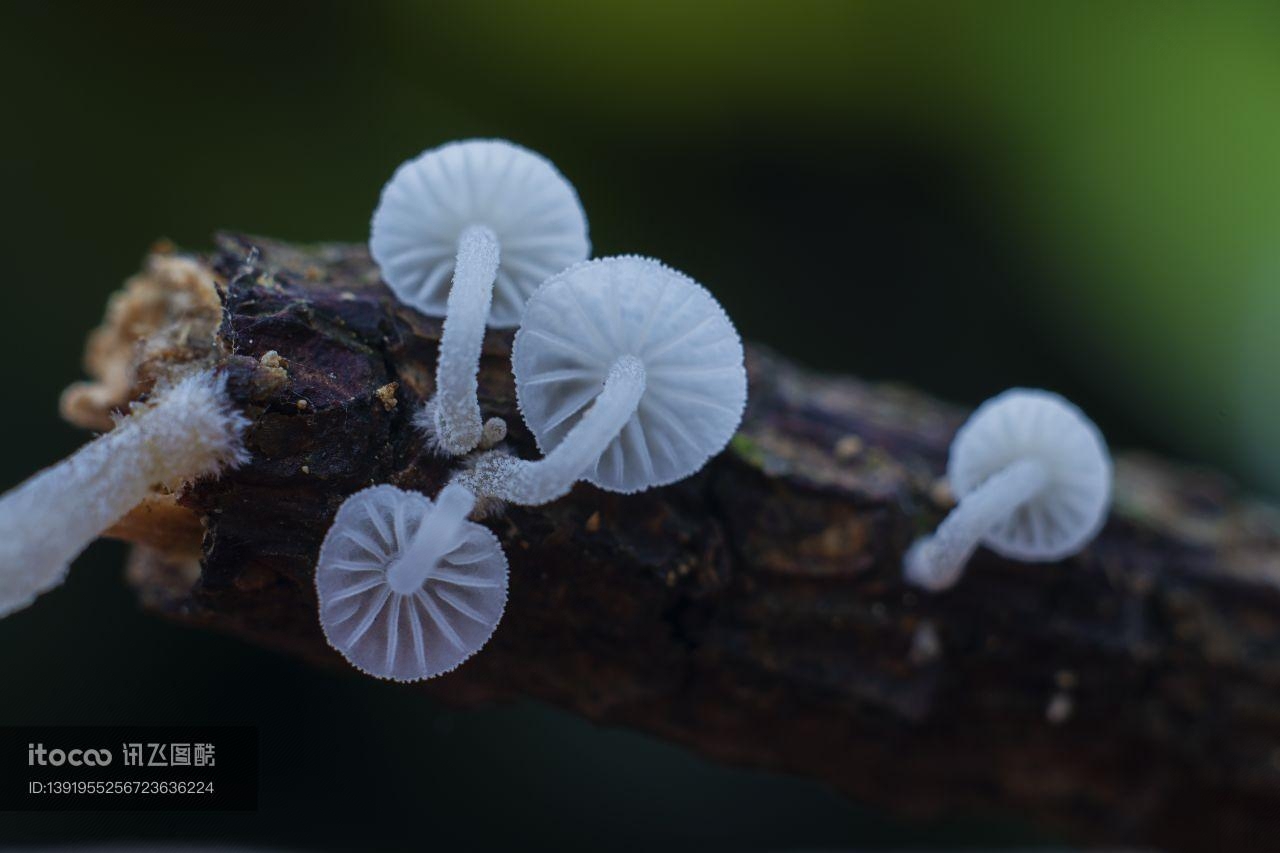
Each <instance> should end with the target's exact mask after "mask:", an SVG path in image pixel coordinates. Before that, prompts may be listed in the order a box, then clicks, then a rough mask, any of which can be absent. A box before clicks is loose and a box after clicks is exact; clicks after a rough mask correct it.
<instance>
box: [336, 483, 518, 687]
mask: <svg viewBox="0 0 1280 853" xmlns="http://www.w3.org/2000/svg"><path fill="white" fill-rule="evenodd" d="M475 500H476V499H475V495H473V494H471V493H470V492H468V491H467V490H466V489H464V488H462V487H460V486H456V485H450V486H446V487H445V488H444V489H442V490H441V492H440V495H439V496H438V497H437V498H436V500H435V501H431V500H428V499H427V497H426V496H425V495H421V494H418V493H417V492H406V491H402V490H400V489H397V488H396V487H394V486H373V487H371V488H368V489H365V490H363V491H360V492H356V493H355V494H354V495H352V496H351V497H349V498H347V500H346V501H344V502H343V504H342V506H341V507H340V508H339V509H338V514H337V515H336V516H335V517H334V520H333V526H332V527H330V528H329V533H328V535H326V536H325V539H324V543H323V544H322V545H321V546H320V559H319V561H318V562H317V563H316V596H317V598H318V600H319V605H320V608H319V610H320V626H321V628H322V629H323V630H324V634H325V638H326V639H328V641H329V643H330V645H332V646H333V647H334V649H336V650H337V651H338V652H340V653H341V654H342V655H343V656H344V657H345V658H346V659H347V660H348V661H350V662H351V663H352V665H353V666H355V667H356V668H358V669H360V670H362V671H363V672H367V673H369V674H370V675H374V676H377V677H378V678H390V679H394V680H396V681H418V680H421V679H424V678H434V677H435V676H437V675H440V674H442V673H445V672H448V671H450V670H451V669H453V668H455V667H457V666H459V665H460V664H461V663H462V662H463V661H465V660H466V659H467V658H469V657H471V656H472V655H473V654H475V653H476V652H477V651H479V650H480V649H481V648H482V647H483V646H484V644H485V643H487V642H488V641H489V638H490V637H491V636H492V635H493V632H494V629H496V628H497V626H498V622H499V620H501V618H502V612H503V610H504V609H505V607H506V603H507V558H506V556H505V555H504V554H503V553H502V546H501V545H500V544H499V543H498V539H497V537H496V536H494V535H493V533H492V532H490V531H489V530H486V529H485V528H483V527H481V526H480V525H478V524H475V523H473V522H470V521H468V520H467V515H468V513H469V512H470V511H471V508H472V507H473V506H474V505H475Z"/></svg>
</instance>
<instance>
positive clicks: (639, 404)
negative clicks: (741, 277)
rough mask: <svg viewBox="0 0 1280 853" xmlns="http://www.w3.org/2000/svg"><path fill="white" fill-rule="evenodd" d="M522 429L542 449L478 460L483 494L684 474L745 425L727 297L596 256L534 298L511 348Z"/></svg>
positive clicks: (562, 489)
mask: <svg viewBox="0 0 1280 853" xmlns="http://www.w3.org/2000/svg"><path fill="white" fill-rule="evenodd" d="M511 360H512V366H513V368H514V371H515V380H516V394H517V396H518V399H519V403H520V412H521V414H522V415H523V416H524V420H525V423H526V424H528V426H529V429H530V431H531V432H533V435H534V437H535V438H536V439H537V442H538V446H539V448H541V449H542V451H543V453H544V454H545V456H544V457H543V459H541V460H539V461H537V462H528V461H523V460H519V459H515V458H513V457H511V456H507V455H505V454H501V453H488V454H484V455H482V456H481V457H479V458H478V459H477V460H476V461H475V463H474V464H473V465H472V467H471V468H470V469H468V470H466V471H464V472H462V473H461V474H459V475H458V479H459V481H460V482H463V483H465V484H467V485H468V486H469V487H471V488H472V489H473V490H475V491H476V493H477V494H479V495H481V496H484V497H494V498H498V499H500V500H505V501H511V502H513V503H519V504H527V505H532V504H542V503H547V502H549V501H553V500H555V499H556V498H558V497H560V496H562V495H564V494H565V493H567V492H568V491H569V489H570V488H572V486H573V484H574V483H575V482H576V481H578V480H582V479H585V480H587V481H588V482H591V483H593V484H595V485H596V486H599V487H600V488H602V489H607V490H609V491H613V492H638V491H643V490H644V489H649V488H652V487H654V486H661V485H665V484H667V483H673V482H675V481H677V480H681V479H683V478H685V477H687V476H689V475H690V474H692V473H694V472H695V471H697V470H698V469H700V468H701V467H702V466H703V465H704V464H706V462H707V460H708V459H710V458H711V457H712V456H713V455H715V454H716V453H718V452H719V451H720V450H722V449H723V448H724V446H725V445H726V444H727V443H728V441H729V439H730V438H731V437H732V436H733V433H734V431H735V430H737V428H738V424H739V423H740V422H741V420H742V412H743V407H744V406H745V404H746V398H747V376H746V370H745V368H744V366H743V350H742V342H741V340H739V338H738V333H737V332H736V331H735V330H734V328H733V324H732V323H731V322H730V321H729V318H728V316H727V315H726V314H725V313H724V310H723V309H722V308H721V307H720V304H719V303H718V302H716V300H715V299H714V298H713V297H712V296H711V294H710V293H708V292H707V291H706V290H704V289H703V288H702V287H701V286H700V285H698V284H697V283H696V282H694V281H693V280H692V279H690V278H689V277H688V276H685V275H684V274H682V273H679V272H676V271H675V270H673V269H671V268H669V267H666V266H664V265H663V264H661V263H659V262H658V261H655V260H653V259H651V258H639V257H619V258H603V259H600V260H595V261H587V262H586V263H583V264H579V265H577V266H575V267H573V268H571V269H568V270H565V271H564V272H562V273H561V274H559V275H557V276H555V277H554V278H552V279H550V280H549V281H547V283H546V284H544V285H543V286H542V287H541V288H540V289H539V290H538V292H537V293H536V294H535V295H534V296H533V298H532V299H530V300H529V304H528V306H527V307H526V309H525V319H524V323H523V324H522V325H521V327H520V331H519V332H517V333H516V339H515V346H514V349H513V352H512V359H511Z"/></svg>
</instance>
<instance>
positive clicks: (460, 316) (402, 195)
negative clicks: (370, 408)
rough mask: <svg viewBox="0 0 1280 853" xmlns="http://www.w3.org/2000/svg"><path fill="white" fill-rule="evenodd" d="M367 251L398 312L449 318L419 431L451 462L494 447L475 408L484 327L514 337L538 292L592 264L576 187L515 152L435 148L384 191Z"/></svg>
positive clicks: (470, 144) (497, 434) (504, 146)
mask: <svg viewBox="0 0 1280 853" xmlns="http://www.w3.org/2000/svg"><path fill="white" fill-rule="evenodd" d="M499 247H501V248H499ZM369 251H370V253H371V254H372V255H373V259H374V260H375V261H376V262H377V264H378V268H379V270H380V271H381V272H382V277H383V279H384V280H385V281H386V283H387V286H388V287H390V288H391V290H392V291H393V292H394V293H395V295H396V296H397V297H398V298H399V299H400V301H401V302H403V303H404V304H405V305H408V306H409V307H411V308H416V309H417V310H419V311H421V312H422V313H424V314H426V315H428V316H431V317H444V318H446V319H445V324H444V334H443V336H442V337H441V340H440V360H439V362H438V365H437V369H436V395H435V397H434V398H433V399H432V401H431V402H430V403H428V404H427V406H426V407H425V408H424V409H423V410H422V411H421V412H419V414H418V417H417V418H416V420H415V423H416V424H417V425H418V427H419V428H421V429H422V430H423V431H424V432H427V433H428V434H429V435H430V437H431V439H432V442H433V444H434V445H435V447H436V448H438V449H439V450H440V451H442V452H444V453H447V454H450V455H454V456H460V455H462V454H464V453H468V452H470V451H471V450H473V449H475V448H476V447H477V446H490V447H491V446H492V445H493V444H494V443H496V442H498V441H501V440H502V435H503V434H505V432H504V430H505V424H504V425H502V427H501V428H499V427H497V426H495V427H493V428H491V429H489V430H487V431H486V430H485V429H484V427H483V425H482V423H481V421H480V403H479V401H478V400H477V399H476V373H477V371H478V370H479V366H480V350H481V345H482V343H483V341H484V330H485V326H491V327H493V328H504V329H509V328H513V327H515V326H518V325H520V320H521V318H522V316H523V315H524V306H525V302H526V301H527V300H528V299H529V297H530V296H531V295H532V294H533V292H534V291H535V290H537V288H538V286H539V285H540V284H542V282H543V281H545V280H546V279H547V278H548V277H549V276H551V275H553V274H555V273H557V272H559V271H560V270H563V269H565V268H567V267H570V266H572V265H573V264H576V263H579V262H580V261H583V260H585V259H586V258H587V256H588V255H589V254H591V243H590V241H589V240H588V239H587V219H586V214H585V213H584V212H583V210H582V204H581V203H580V202H579V201H578V194H577V192H576V191H575V190H574V189H573V185H572V184H570V183H569V182H568V181H567V180H565V177H564V176H563V175H561V174H560V172H559V171H558V170H557V169H556V167H555V166H553V165H552V164H551V163H550V161H548V160H547V159H546V158H545V157H542V156H541V155H538V154H535V153H534V152H532V151H529V150H528V149H525V148H521V147H520V146H518V145H514V144H512V143H510V142H504V141H502V140H498V139H490V140H482V139H472V140H466V141H462V142H453V143H449V144H447V145H442V146H440V147H439V148H433V149H430V150H428V151H424V152H422V154H420V155H419V156H418V157H416V158H414V159H412V160H409V161H408V162H406V163H403V164H402V165H401V166H400V168H398V169H397V170H396V173H395V174H394V175H393V176H392V177H391V180H390V181H388V182H387V185H386V186H385V187H383V190H382V197H381V199H380V200H379V201H378V207H377V209H376V210H375V211H374V213H373V222H372V223H371V225H370V233H369ZM451 269H452V272H453V279H452V286H450V284H449V273H450V271H451Z"/></svg>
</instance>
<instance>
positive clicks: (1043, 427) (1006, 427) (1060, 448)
mask: <svg viewBox="0 0 1280 853" xmlns="http://www.w3.org/2000/svg"><path fill="white" fill-rule="evenodd" d="M947 477H948V479H949V480H950V482H951V489H952V491H953V492H954V493H955V495H956V497H957V499H958V500H959V505H958V506H957V507H956V508H955V509H954V510H953V511H952V512H951V514H950V515H948V516H947V518H946V519H945V520H944V521H943V522H942V524H941V525H940V526H939V527H938V530H937V532H936V533H934V534H933V535H932V536H926V537H924V538H923V539H920V540H919V541H917V542H916V543H915V544H914V545H912V546H911V549H910V550H909V551H908V552H907V555H906V559H905V571H906V577H907V580H909V581H910V582H911V583H914V584H916V585H918V586H922V587H925V588H926V589H933V590H941V589H946V588H948V587H950V586H952V585H953V584H954V583H955V582H956V581H957V580H958V579H959V578H960V574H961V573H962V572H963V570H964V566H965V564H966V563H967V562H968V561H969V558H970V557H971V556H972V555H973V552H974V551H975V550H976V549H977V547H978V545H980V544H982V545H986V546H987V547H988V548H991V549H992V550H993V551H995V552H996V553H998V554H1000V555H1002V556H1004V557H1008V558H1010V559H1014V560H1022V561H1025V562H1052V561H1054V560H1061V559H1064V558H1066V557H1069V556H1071V555H1073V554H1076V553H1078V552H1079V551H1080V550H1081V549H1083V548H1084V547H1085V546H1086V545H1087V544H1089V542H1091V541H1092V540H1093V538H1094V537H1095V536H1097V534H1098V531H1099V530H1100V529H1101V528H1102V525H1103V523H1104V522H1105V521H1106V516H1107V511H1108V508H1109V507H1110V504H1111V457H1110V455H1109V454H1108V453H1107V446H1106V443H1105V442H1104V441H1103V439H1102V434H1101V433H1100V432H1098V428H1097V427H1096V426H1094V424H1093V422H1092V421H1090V420H1089V419H1088V418H1086V417H1085V416H1084V414H1083V413H1082V412H1081V411H1080V410H1079V409H1077V408H1076V407H1075V406H1073V405H1072V404H1071V403H1069V402H1067V401H1066V400H1064V399H1063V398H1062V397H1059V396H1058V395H1057V394H1051V393H1049V392H1048V391H1038V390H1027V389H1021V388H1014V389H1011V390H1009V391H1005V392H1004V393H1003V394H1000V395H999V396H997V397H993V398H992V399H990V400H988V401H987V402H985V403H983V404H982V405H981V406H980V407H978V410H977V411H976V412H974V413H973V416H972V417H971V418H969V420H968V421H967V422H966V423H965V425H964V426H963V427H961V428H960V431H959V432H958V433H957V434H956V437H955V441H954V442H952V445H951V455H950V457H949V459H948V462H947Z"/></svg>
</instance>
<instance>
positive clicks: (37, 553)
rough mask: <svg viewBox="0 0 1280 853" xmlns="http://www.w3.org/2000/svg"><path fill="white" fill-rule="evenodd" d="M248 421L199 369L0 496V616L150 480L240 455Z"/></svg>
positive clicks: (223, 463)
mask: <svg viewBox="0 0 1280 853" xmlns="http://www.w3.org/2000/svg"><path fill="white" fill-rule="evenodd" d="M247 425H248V421H247V420H246V419H245V418H244V416H243V415H241V414H240V413H239V412H237V411H236V410H235V409H233V408H232V406H231V403H230V401H229V399H228V397H227V394H226V377H225V376H223V375H221V374H217V373H215V372H213V371H198V372H195V373H192V374H190V375H188V376H186V377H185V378H183V379H181V380H179V381H178V382H176V383H175V384H173V385H172V386H170V387H168V388H159V389H156V391H155V392H154V393H153V394H152V399H151V400H150V401H149V402H147V403H145V404H142V403H139V404H135V405H134V406H133V408H132V410H131V411H130V412H129V414H128V415H126V416H124V417H122V418H120V419H119V421H118V422H117V423H116V426H115V428H114V429H112V430H111V431H110V432H108V433H106V434H104V435H102V436H99V437H98V438H96V439H94V440H93V441H91V442H89V443H88V444H86V445H85V446H84V447H82V448H80V449H79V450H78V451H76V452H75V453H74V454H72V455H71V456H70V457H68V458H67V459H64V460H63V461H62V462H59V463H58V464H57V465H54V466H52V467H50V468H47V469H45V470H44V471H41V472H40V473H39V474H36V475H35V476H33V477H31V478H30V479H29V480H27V481H26V482H24V483H22V484H20V485H18V486H16V487H15V488H14V489H13V490H11V491H9V492H8V493H6V494H5V495H3V496H0V616H7V615H8V614H10V613H13V612H14V611H16V610H21V609H22V608H24V607H27V606H28V605H30V604H31V602H32V601H34V600H35V598H36V596H38V595H40V594H41V593H43V592H46V591H48V590H50V589H52V588H53V587H55V586H57V585H59V584H60V583H62V581H63V580H64V579H65V577H66V574H67V570H68V569H69V568H70V566H71V562H72V561H73V560H75V558H76V557H77V556H79V554H80V552H81V551H83V550H84V549H85V548H86V547H88V546H89V544H90V543H91V542H93V540H94V539H97V538H98V536H100V535H101V534H102V533H103V531H105V530H106V529H107V528H109V527H111V525H113V524H115V523H116V522H117V521H119V520H120V519H121V518H123V517H124V516H125V515H126V514H127V513H128V512H129V510H131V509H133V508H134V507H135V506H137V505H138V504H140V503H142V502H143V500H145V499H146V498H147V496H148V495H150V494H151V492H152V489H153V487H155V486H157V485H159V486H162V487H165V488H177V487H179V486H181V485H182V483H184V482H189V481H191V480H195V479H197V478H200V477H205V476H210V475H216V474H218V473H219V472H221V471H222V470H223V469H224V468H228V467H233V466H235V465H238V464H240V463H241V462H243V461H245V459H246V458H247V454H246V453H245V450H244V447H243V445H242V441H241V436H242V433H243V432H244V428H245V427H246V426H247Z"/></svg>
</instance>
